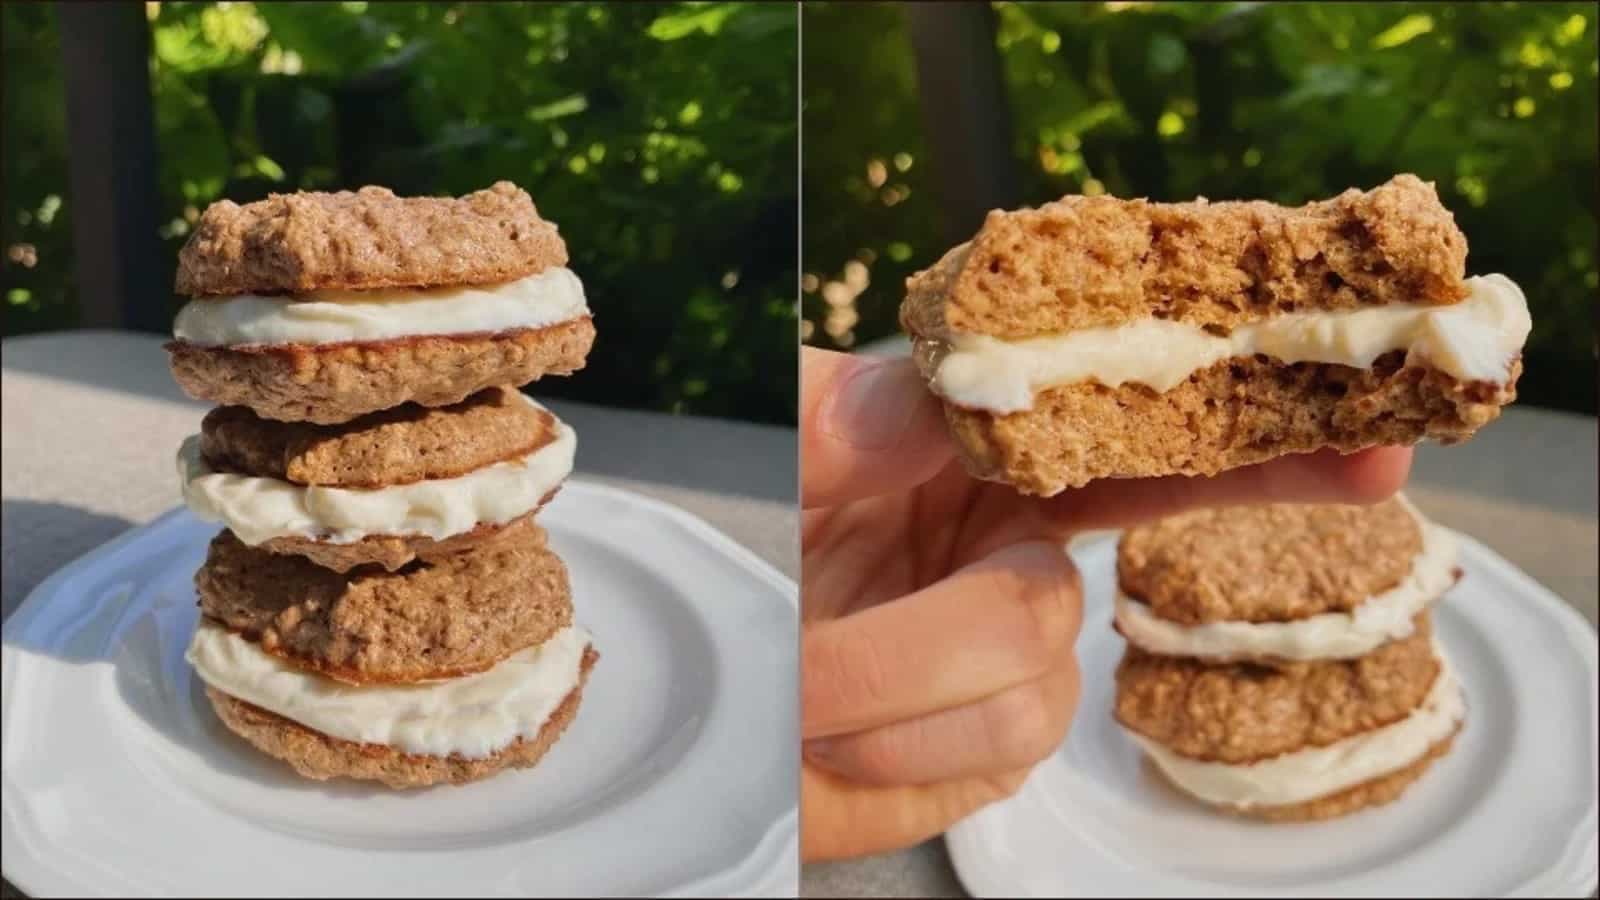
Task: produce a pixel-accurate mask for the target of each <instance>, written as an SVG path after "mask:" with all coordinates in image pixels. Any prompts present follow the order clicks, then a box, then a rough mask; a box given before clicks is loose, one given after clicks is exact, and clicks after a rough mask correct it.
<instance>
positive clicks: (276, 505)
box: [178, 398, 578, 546]
mask: <svg viewBox="0 0 1600 900" xmlns="http://www.w3.org/2000/svg"><path fill="white" fill-rule="evenodd" d="M524 399H526V398H524ZM528 403H529V404H530V405H532V406H534V407H535V408H537V409H543V407H541V406H539V404H537V403H534V402H533V401H532V400H528ZM555 426H556V439H555V440H553V441H551V442H550V443H548V444H545V445H544V446H543V447H540V448H539V449H537V450H535V451H533V452H532V453H529V454H528V455H526V456H523V457H521V458H520V459H515V460H511V461H509V462H501V463H495V464H494V465H491V466H485V467H483V468H481V469H477V470H474V471H472V472H468V473H467V474H465V475H461V476H459V477H456V478H438V479H430V480H426V481H417V482H413V483H411V484H398V485H394V486H391V487H382V488H374V489H371V490H358V489H354V488H338V487H318V486H314V485H313V486H307V485H301V484H294V483H292V482H288V481H283V480H281V479H277V478H262V477H259V476H255V475H237V474H233V473H230V472H218V471H215V470H213V469H212V468H211V467H210V466H209V465H207V464H206V461H205V458H204V457H203V456H202V455H201V454H200V436H199V435H193V436H191V437H190V438H189V439H188V440H185V441H184V442H183V446H182V447H181V448H179V450H178V478H179V480H180V481H181V482H182V483H183V500H184V503H186V504H188V507H189V509H190V510H191V511H192V512H194V514H195V515H197V516H199V517H200V518H202V519H206V520H208V521H212V522H221V523H223V524H224V525H227V526H228V529H229V530H230V531H232V532H233V533H234V534H235V535H237V536H238V537H239V540H241V541H243V542H245V543H246V544H249V545H251V546H255V545H257V544H260V543H262V542H263V541H266V540H269V539H271V538H275V537H303V538H310V539H312V540H320V541H327V542H329V543H333V544H350V543H354V542H356V541H359V540H361V539H362V538H364V537H367V536H369V535H404V536H410V535H421V536H426V537H430V538H433V539H434V540H443V539H444V538H447V537H450V536H451V535H456V534H462V533H464V532H467V531H471V530H472V529H473V528H474V527H476V526H477V525H478V524H479V523H487V524H493V525H499V524H503V523H506V522H509V521H511V520H512V519H515V518H517V517H518V516H521V515H523V514H524V513H527V512H529V511H531V510H533V509H536V508H538V506H539V501H540V500H542V499H544V496H545V495H546V494H548V493H550V492H551V491H553V490H555V489H556V488H557V487H558V486H559V485H560V484H561V482H562V481H563V480H565V479H566V477H567V476H568V475H569V474H571V472H572V460H573V456H574V454H575V453H576V452H577V446H578V437H577V435H576V434H575V433H574V432H573V430H572V429H571V428H569V427H567V425H566V423H564V422H561V421H560V420H557V421H556V423H555Z"/></svg>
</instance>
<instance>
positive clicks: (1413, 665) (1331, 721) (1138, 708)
mask: <svg viewBox="0 0 1600 900" xmlns="http://www.w3.org/2000/svg"><path fill="white" fill-rule="evenodd" d="M1414 624H1415V626H1416V627H1415V630H1414V631H1413V632H1412V634H1411V635H1410V636H1409V637H1405V638H1401V639H1400V640H1397V641H1391V642H1390V643H1388V644H1385V645H1383V646H1382V647H1379V648H1378V649H1377V650H1374V651H1372V652H1371V653H1369V654H1367V655H1366V656H1362V657H1359V658H1357V659H1351V660H1320V661H1316V662H1296V663H1289V664H1286V665H1281V666H1260V665H1255V664H1251V663H1234V664H1229V665H1214V664H1211V663H1209V662H1201V661H1199V660H1194V659H1185V658H1178V657H1169V656H1156V655H1154V654H1150V653H1146V652H1145V651H1143V650H1140V649H1139V648H1138V647H1135V646H1131V645H1130V646H1129V647H1128V649H1127V651H1126V652H1125V653H1124V654H1123V657H1122V662H1121V663H1119V664H1118V666H1117V675H1116V678H1117V695H1116V704H1115V715H1116V719H1117V721H1118V722H1120V723H1121V724H1122V725H1123V727H1125V728H1128V729H1129V730H1131V731H1134V732H1137V733H1138V734H1141V735H1143V736H1145V737H1146V738H1149V739H1150V740H1152V741H1155V742H1156V743H1158V744H1161V745H1162V746H1164V747H1166V748H1167V749H1169V750H1171V751H1172V752H1173V753H1176V754H1178V755H1179V756H1184V757H1188V758H1190V759H1197V760H1202V761H1205V762H1220V763H1230V764H1240V763H1252V762H1257V761H1259V760H1263V759H1269V758H1271V757H1274V756H1278V755H1280V754H1283V753H1293V752H1295V751H1296V750H1304V749H1307V748H1310V747H1325V746H1327V745H1329V744H1332V743H1334V742H1335V741H1341V740H1344V739H1345V738H1348V737H1353V736H1355V735H1358V734H1362V733H1364V732H1367V731H1371V730H1373V729H1375V728H1382V727H1383V726H1385V725H1389V724H1391V723H1394V722H1398V721H1400V720H1401V719H1403V718H1405V717H1406V716H1408V715H1410V714H1411V712H1412V711H1413V710H1415V709H1416V708H1417V707H1418V706H1419V705H1420V704H1421V703H1422V701H1423V699H1424V698H1425V697H1427V695H1428V691H1429V690H1430V689H1431V688H1432V687H1433V681H1434V679H1435V678H1437V677H1438V675H1439V672H1440V665H1439V659H1438V657H1437V656H1436V655H1435V653H1434V649H1433V637H1432V634H1433V628H1432V623H1431V620H1430V619H1429V617H1428V614H1427V613H1426V612H1424V613H1421V614H1419V615H1418V616H1417V617H1416V619H1415V620H1414Z"/></svg>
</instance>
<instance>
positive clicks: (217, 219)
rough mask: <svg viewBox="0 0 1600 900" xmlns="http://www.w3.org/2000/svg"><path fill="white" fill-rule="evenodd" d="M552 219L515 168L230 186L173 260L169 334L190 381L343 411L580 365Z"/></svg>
mask: <svg viewBox="0 0 1600 900" xmlns="http://www.w3.org/2000/svg"><path fill="white" fill-rule="evenodd" d="M566 263H567V249H566V245H565V243H563V241H562V240H561V236H560V234H559V233H558V232H557V230H556V226H555V225H554V224H552V223H550V222H547V221H545V220H544V219H541V218H540V217H539V214H538V210H537V209H536V208H535V207H534V205H533V201H532V199H531V198H529V197H528V195H527V193H525V192H524V191H522V190H521V189H519V188H517V187H516V186H514V185H512V184H510V183H509V182H498V183H496V184H495V185H494V186H493V187H491V188H489V189H487V190H482V191H478V192H476V193H472V194H468V195H467V196H465V197H460V198H455V199H451V198H436V197H408V198H401V197H396V196H395V195H394V194H393V193H391V192H390V191H388V190H386V189H384V188H378V187H365V188H362V189H361V190H360V191H356V192H353V193H352V192H348V191H342V192H339V193H296V194H287V195H279V194H275V195H272V196H270V197H268V198H267V199H265V200H261V201H258V202H255V203H248V204H245V205H243V206H240V205H238V204H235V203H232V202H230V201H226V200H224V201H220V202H218V203H214V204H212V205H211V206H210V207H208V208H207V209H206V211H205V213H204V214H203V215H202V216H201V217H200V222H199V223H198V225H197V226H196V228H195V232H194V234H193V236H192V237H191V238H190V240H189V242H188V243H187V244H185V245H184V248H183V250H182V251H181V252H180V254H179V258H178V278H177V290H178V292H179V293H180V294H185V295H188V296H190V297H192V298H193V299H192V300H191V301H190V302H189V303H188V304H187V305H185V306H184V308H183V309H182V310H181V311H180V312H179V314H178V318H177V321H176V322H175V324H174V327H173V336H174V338H175V340H173V341H172V342H171V343H169V344H168V345H167V350H168V351H169V353H170V355H171V365H172V372H173V375H174V377H175V378H176V379H177V381H178V383H179V384H180V385H181V386H182V387H183V389H184V390H185V391H186V392H188V393H189V394H190V395H191V396H193V397H195V398H197V399H201V400H207V401H210V402H213V403H218V404H222V405H227V406H246V407H249V408H250V409H252V410H253V411H254V412H255V413H256V414H257V415H258V416H261V417H263V418H267V419H273V420H278V421H289V422H299V421H308V422H315V423H320V424H334V423H339V422H344V421H347V420H349V419H353V418H355V417H357V416H361V415H364V414H366V413H370V412H374V411H376V410H380V409H388V408H389V407H393V406H399V405H401V404H404V403H417V404H420V405H423V406H444V405H448V404H452V403H457V402H460V401H461V400H463V399H465V398H466V397H467V396H469V395H471V394H473V393H475V392H477V391H480V390H482V389H484V388H486V387H491V386H494V385H513V386H514V385H522V384H525V383H527V382H529V381H532V380H534V379H537V378H540V377H543V376H545V375H565V374H569V373H571V372H573V371H576V370H577V369H580V368H582V367H583V363H584V358H585V356H586V355H587V354H588V351H589V348H590V346H591V345H592V344H593V342H594V325H593V323H592V321H591V319H590V314H589V308H588V305H587V303H586V301H585V299H584V296H583V286H582V284H581V283H580V282H579V280H578V278H577V276H575V275H574V274H573V273H572V272H571V270H569V269H568V268H566Z"/></svg>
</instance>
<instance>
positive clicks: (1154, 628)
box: [1116, 504, 1456, 660]
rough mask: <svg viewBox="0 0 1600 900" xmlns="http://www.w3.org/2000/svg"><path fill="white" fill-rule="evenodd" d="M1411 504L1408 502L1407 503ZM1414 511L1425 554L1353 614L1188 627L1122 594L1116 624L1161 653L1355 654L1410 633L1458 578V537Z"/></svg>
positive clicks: (1230, 655)
mask: <svg viewBox="0 0 1600 900" xmlns="http://www.w3.org/2000/svg"><path fill="white" fill-rule="evenodd" d="M1407 505H1408V506H1409V504H1407ZM1412 515H1413V516H1416V518H1417V525H1418V527H1420V528H1421V529H1422V552H1421V553H1419V554H1417V557H1416V559H1415V560H1413V561H1412V564H1411V571H1410V572H1409V573H1408V574H1407V575H1406V577H1405V578H1404V579H1402V580H1401V581H1400V583H1399V584H1397V585H1395V586H1394V587H1393V588H1390V589H1389V590H1387V591H1384V592H1383V593H1381V594H1378V595H1376V596H1373V597H1370V598H1368V599H1367V600H1366V601H1364V602H1363V603H1362V604H1361V605H1360V606H1357V607H1356V608H1355V610H1354V611H1352V612H1347V613H1344V612H1338V613H1323V614H1321V615H1316V616H1310V617H1308V618H1304V619H1297V620H1295V621H1292V622H1208V623H1206V624H1204V625H1184V624H1182V623H1179V622H1172V621H1169V620H1166V619H1163V618H1160V617H1159V616H1157V615H1156V614H1155V613H1154V612H1152V611H1151V610H1150V606H1149V605H1148V604H1145V603H1141V602H1139V601H1137V600H1134V599H1133V598H1131V597H1128V596H1127V595H1125V594H1123V593H1122V592H1121V591H1118V592H1117V599H1116V621H1117V628H1118V630H1119V631H1121V632H1122V636H1123V637H1125V638H1127V639H1128V641H1129V642H1130V643H1133V644H1136V645H1138V646H1139V647H1141V648H1143V649H1145V650H1147V651H1149V652H1151V653H1155V654H1158V655H1160V656H1193V657H1200V658H1203V659H1244V658H1255V659H1259V658H1266V657H1271V658H1276V659H1288V660H1316V659H1354V658H1355V657H1358V656H1364V655H1365V654H1367V653H1370V652H1372V651H1373V650H1375V649H1377V648H1378V647H1379V646H1381V645H1383V644H1386V643H1388V642H1389V641H1392V640H1398V639H1400V638H1403V637H1407V636H1409V635H1410V634H1411V631H1412V620H1413V619H1414V618H1415V617H1416V615H1417V613H1419V612H1422V611H1423V610H1424V609H1426V608H1427V607H1428V604H1430V603H1432V602H1433V601H1434V600H1436V599H1438V597H1439V596H1440V595H1441V594H1443V593H1444V592H1445V591H1446V590H1448V589H1449V588H1450V586H1451V585H1452V584H1453V583H1455V567H1456V540H1455V535H1453V534H1452V533H1451V532H1450V531H1448V530H1447V529H1445V528H1442V527H1440V526H1438V525H1435V524H1433V523H1432V522H1429V521H1427V520H1425V519H1423V518H1422V516H1421V514H1419V513H1417V512H1416V510H1415V509H1413V510H1412Z"/></svg>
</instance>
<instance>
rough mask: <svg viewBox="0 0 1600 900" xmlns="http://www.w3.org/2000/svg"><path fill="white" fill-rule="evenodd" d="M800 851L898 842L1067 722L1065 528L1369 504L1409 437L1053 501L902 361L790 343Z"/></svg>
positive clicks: (1032, 760)
mask: <svg viewBox="0 0 1600 900" xmlns="http://www.w3.org/2000/svg"><path fill="white" fill-rule="evenodd" d="M801 352H802V358H801V365H802V371H801V378H802V395H801V437H800V439H801V504H802V506H803V507H804V512H803V514H802V516H803V518H802V526H801V528H802V530H801V534H802V547H803V549H802V554H803V559H802V570H803V571H802V576H801V580H802V591H801V596H802V597H803V600H802V613H801V615H802V636H801V643H802V647H801V665H802V668H801V703H802V712H801V738H802V740H803V741H804V742H805V743H804V750H803V765H802V773H801V809H802V823H803V824H802V834H801V853H802V855H803V857H804V858H806V859H808V860H820V859H835V858H842V857H848V856H857V855H862V854H867V853H876V852H882V851H886V850H892V849H895V848H899V847H904V846H908V845H911V844H914V843H917V842H919V841H922V840H925V839H927V838H929V837H932V836H934V835H937V834H940V833H942V832H943V831H944V830H945V829H946V828H948V827H949V826H950V825H952V824H954V823H955V822H957V821H959V820H960V819H962V818H965V817H966V816H968V815H970V814H971V813H972V812H974V811H976V810H977V809H979V808H980V807H982V806H984V805H986V804H988V803H991V802H993V801H995V800H999V799H1002V798H1004V797H1007V796H1009V795H1010V794H1012V793H1014V792H1015V791H1016V790H1017V789H1018V788H1019V787H1021V785H1022V782H1023V780H1024V779H1025V778H1026V777H1027V775H1028V772H1029V771H1030V770H1031V769H1032V768H1033V766H1034V765H1035V764H1036V763H1038V762H1039V761H1040V760H1042V759H1044V758H1045V757H1047V756H1048V755H1049V754H1050V753H1051V752H1053V751H1054V749H1055V748H1056V747H1057V746H1058V745H1059V744H1060V742H1061V740H1062V738H1063V737H1064V736H1065V735H1066V732H1067V727H1068V725H1069V724H1070V721H1071V718H1072V714H1073V712H1074V709H1075V707H1076V705H1077V700H1078V690H1079V683H1078V668H1077V660H1076V657H1075V655H1074V653H1073V646H1074V643H1075V642H1076V639H1077V634H1078V627H1079V624H1080V622H1081V618H1082V584H1081V582H1080V580H1079V577H1078V573H1077V570H1076V569H1075V568H1074V567H1073V565H1072V561H1071V559H1070V558H1069V557H1068V556H1067V554H1066V552H1065V550H1064V549H1063V545H1064V543H1065V541H1066V539H1067V538H1068V537H1069V536H1070V535H1071V534H1072V533H1074V532H1078V531H1082V530H1085V529H1091V528H1111V527H1125V526H1128V525H1132V524H1137V523H1139V522H1143V521H1146V520H1149V519H1154V518H1159V517H1161V516H1165V515H1170V514H1172V513H1175V512H1179V511H1181V510H1184V509H1190V508H1194V507H1202V506H1225V505H1230V504H1244V503H1270V502H1282V501H1295V502H1345V503H1374V502H1377V501H1379V500H1381V499H1383V498H1385V497H1388V496H1389V495H1391V494H1393V493H1394V492H1395V491H1396V490H1398V489H1399V488H1400V486H1401V485H1402V484H1403V483H1404V481H1405V477H1406V474H1407V471H1408V470H1409V468H1410V463H1411V451H1410V450H1409V449H1406V448H1380V449H1376V450H1370V451H1366V452H1363V453H1358V454H1353V455H1350V456H1340V455H1338V454H1335V453H1317V454H1309V455H1305V456H1290V457H1284V458H1281V459H1277V460H1274V461H1272V462H1269V463H1265V464H1262V465H1259V466H1251V467H1248V468H1242V469H1236V470H1233V471H1230V472H1226V473H1223V474H1221V475H1218V476H1216V477H1214V478H1182V477H1171V478H1153V479H1136V480H1126V481H1099V482H1094V483H1092V484H1089V485H1086V486H1084V487H1082V488H1079V489H1076V490H1069V491H1066V492H1064V493H1062V494H1059V495H1057V496H1055V497H1053V498H1050V499H1047V500H1041V499H1037V498H1027V497H1023V496H1022V495H1020V494H1017V493H1016V492H1015V491H1013V490H1012V489H1011V488H1010V487H1008V486H1006V485H1000V484H992V483H987V482H982V481H977V480H974V479H972V478H970V477H969V476H967V474H966V473H965V472H964V471H963V470H962V468H961V465H960V463H959V462H958V461H957V460H956V458H955V447H954V445H953V444H952V443H951V441H950V439H949V437H948V436H947V434H946V432H945V427H944V417H943V412H942V410H941V408H940V405H939V402H938V400H937V399H936V398H934V397H933V396H932V395H931V394H929V393H928V391H927V389H926V387H925V386H924V385H923V383H922V381H921V378H920V376H919V375H918V374H917V372H916V369H915V368H914V367H913V366H912V364H911V363H910V361H909V360H882V359H874V358H869V357H853V356H849V355H845V354H839V353H829V352H827V351H822V350H815V349H811V348H803V349H802V351H801Z"/></svg>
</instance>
